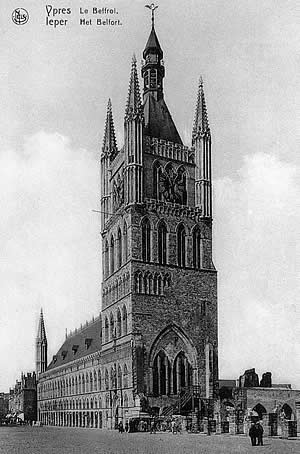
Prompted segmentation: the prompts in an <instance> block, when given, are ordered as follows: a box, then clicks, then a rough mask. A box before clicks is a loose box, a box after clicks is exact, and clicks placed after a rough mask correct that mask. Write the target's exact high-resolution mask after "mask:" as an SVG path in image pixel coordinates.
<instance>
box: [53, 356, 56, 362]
mask: <svg viewBox="0 0 300 454" xmlns="http://www.w3.org/2000/svg"><path fill="white" fill-rule="evenodd" d="M56 361H57V356H56V355H53V362H54V363H56Z"/></svg>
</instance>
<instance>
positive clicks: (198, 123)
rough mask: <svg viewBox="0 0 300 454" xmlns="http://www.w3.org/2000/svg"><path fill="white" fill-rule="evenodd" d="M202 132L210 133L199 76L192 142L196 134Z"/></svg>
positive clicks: (201, 80) (201, 81)
mask: <svg viewBox="0 0 300 454" xmlns="http://www.w3.org/2000/svg"><path fill="white" fill-rule="evenodd" d="M204 133H210V129H209V123H208V116H207V109H206V102H205V96H204V89H203V79H202V76H200V78H199V87H198V95H197V104H196V111H195V119H194V126H193V133H192V143H194V142H195V140H196V138H197V136H198V135H199V134H200V135H201V134H204Z"/></svg>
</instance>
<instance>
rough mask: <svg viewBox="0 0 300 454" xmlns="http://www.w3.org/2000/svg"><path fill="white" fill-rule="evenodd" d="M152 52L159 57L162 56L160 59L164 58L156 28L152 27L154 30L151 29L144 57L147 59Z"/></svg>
mask: <svg viewBox="0 0 300 454" xmlns="http://www.w3.org/2000/svg"><path fill="white" fill-rule="evenodd" d="M150 51H154V52H156V53H157V54H158V55H160V57H162V56H163V51H162V49H161V47H160V44H159V41H158V38H157V35H156V33H155V29H154V27H152V29H151V32H150V35H149V38H148V41H147V44H146V47H145V49H144V51H143V57H144V58H145V57H146V55H147V54H148V53H149V52H150Z"/></svg>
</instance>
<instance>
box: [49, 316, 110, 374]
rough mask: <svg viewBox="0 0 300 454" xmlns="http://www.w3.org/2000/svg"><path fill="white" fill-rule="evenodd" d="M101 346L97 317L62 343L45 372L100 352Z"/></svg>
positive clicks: (99, 322)
mask: <svg viewBox="0 0 300 454" xmlns="http://www.w3.org/2000/svg"><path fill="white" fill-rule="evenodd" d="M101 345H102V344H101V319H100V317H99V318H97V319H95V320H94V321H93V322H91V323H89V324H88V325H87V326H86V327H83V328H82V329H80V330H79V331H77V332H75V333H74V335H71V336H69V337H68V338H67V339H66V340H65V341H64V343H63V344H62V346H61V347H60V349H59V350H58V352H57V353H56V355H54V357H53V359H52V361H51V363H50V364H49V365H48V367H47V369H46V371H48V370H51V369H55V368H56V367H59V366H62V365H64V364H68V363H69V362H71V361H75V360H76V359H79V358H83V357H84V356H87V355H90V354H91V353H95V352H97V351H99V350H101Z"/></svg>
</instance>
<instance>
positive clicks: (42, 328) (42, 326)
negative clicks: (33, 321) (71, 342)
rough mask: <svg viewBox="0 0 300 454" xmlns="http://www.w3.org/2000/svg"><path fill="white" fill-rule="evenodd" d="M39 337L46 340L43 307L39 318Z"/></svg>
mask: <svg viewBox="0 0 300 454" xmlns="http://www.w3.org/2000/svg"><path fill="white" fill-rule="evenodd" d="M37 339H39V340H46V330H45V323H44V316H43V309H42V308H41V313H40V319H39V326H38V332H37Z"/></svg>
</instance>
